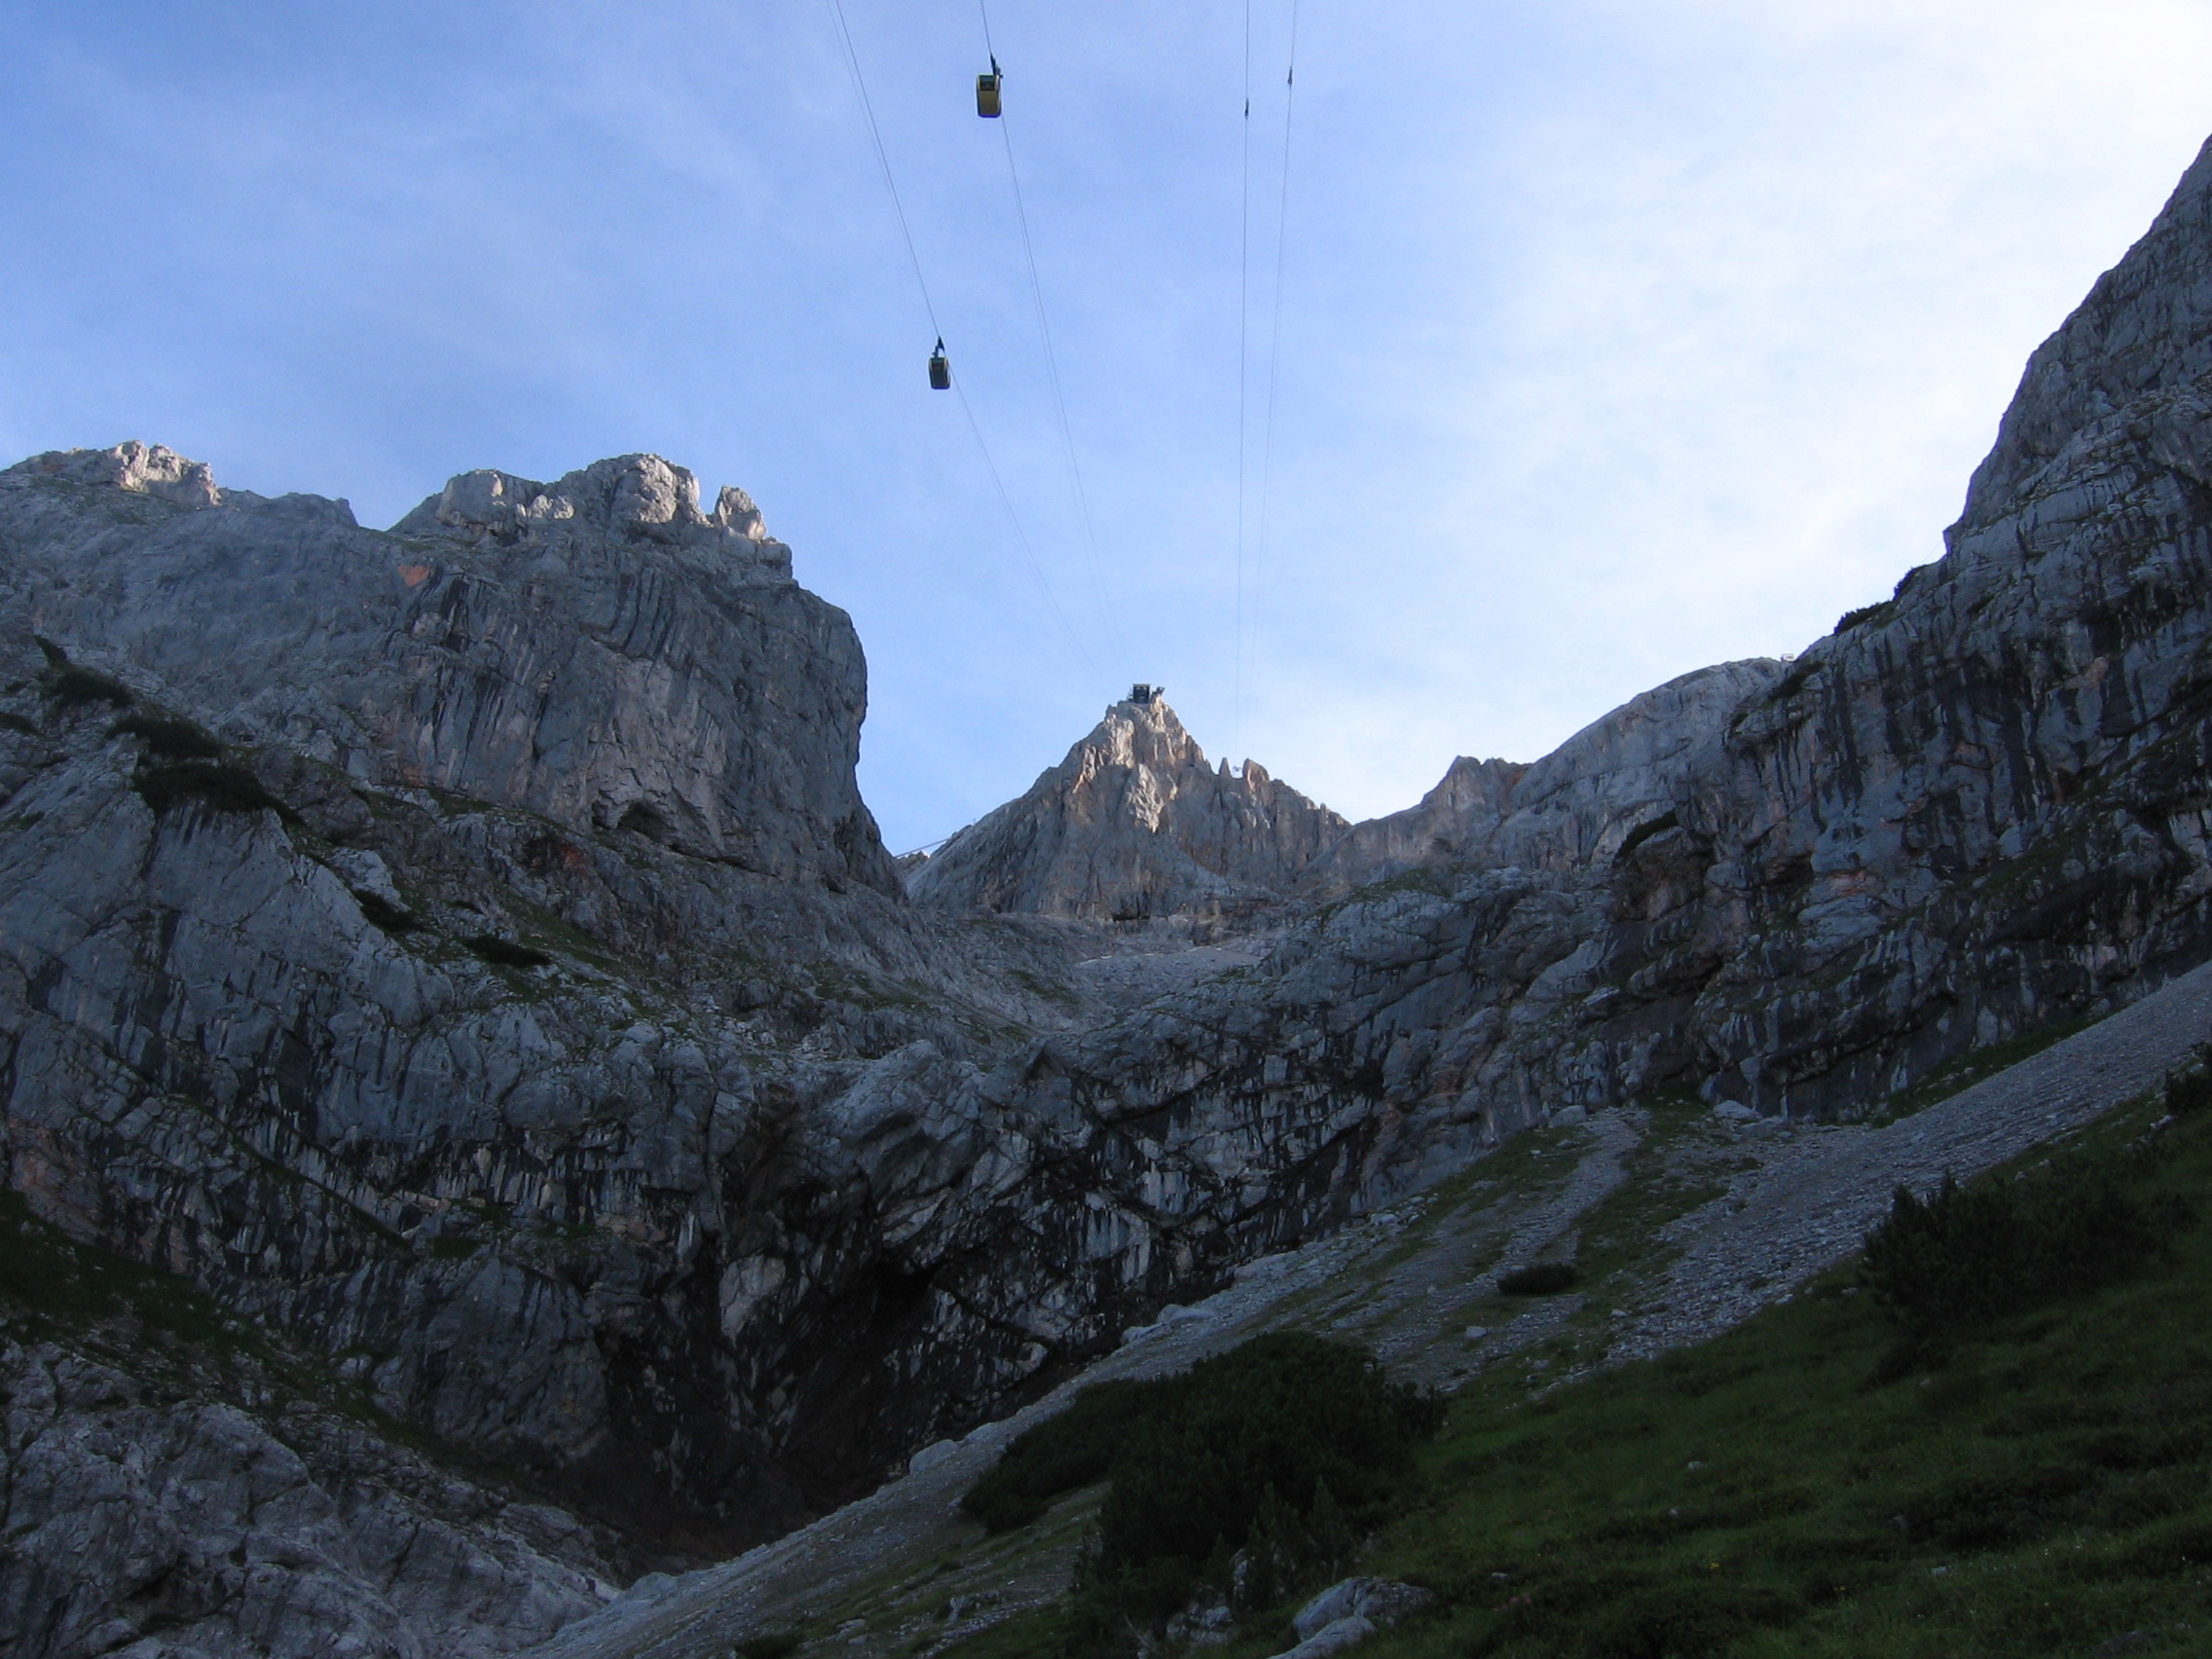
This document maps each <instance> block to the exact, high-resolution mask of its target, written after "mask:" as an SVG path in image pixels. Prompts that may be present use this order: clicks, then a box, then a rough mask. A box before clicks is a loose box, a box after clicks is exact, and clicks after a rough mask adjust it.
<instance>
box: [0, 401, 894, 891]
mask: <svg viewBox="0 0 2212 1659" xmlns="http://www.w3.org/2000/svg"><path fill="white" fill-rule="evenodd" d="M6 476H8V477H9V478H10V479H11V480H13V481H14V482H15V483H16V484H17V485H18V489H17V490H16V491H15V492H14V493H13V494H11V495H10V496H9V497H8V498H7V503H8V507H9V509H10V510H9V513H8V516H9V518H10V520H12V521H13V522H12V523H11V524H10V526H9V531H10V537H9V544H10V555H11V563H12V566H13V569H12V570H11V571H10V578H11V582H12V585H13V586H14V587H15V589H16V594H17V596H18V597H17V598H16V600H15V603H14V604H13V605H12V606H11V607H10V608H11V609H13V610H14V611H15V613H16V614H15V616H14V618H13V621H14V623H15V625H16V626H17V627H18V628H27V629H28V630H30V631H32V632H35V633H39V634H42V635H46V636H48V637H51V638H53V639H55V641H57V642H61V643H62V644H63V645H68V644H69V643H71V642H78V643H87V644H92V643H95V642H96V645H94V648H96V649H97V650H99V651H104V652H106V653H109V654H111V655H113V656H114V657H116V658H117V659H118V660H120V661H123V662H127V663H129V664H130V665H131V666H132V667H134V668H136V669H138V670H139V671H141V672H143V673H145V674H148V675H150V676H152V677H154V679H155V680H157V681H159V682H160V683H161V684H162V685H163V686H164V687H165V688H166V694H167V695H168V696H170V697H172V698H174V699H177V700H179V701H180V702H182V703H183V704H185V705H187V706H189V707H191V708H193V709H195V710H200V711H205V712H206V714H207V715H208V716H209V717H210V723H211V724H212V725H214V726H215V727H217V728H218V729H224V730H227V731H230V732H236V733H237V734H239V735H240V736H243V737H248V738H250V739H252V740H254V741H263V742H266V741H280V742H282V743H283V744H285V745H286V746H287V747H288V748H290V749H292V750H293V751H295V752H296V753H298V754H301V755H304V756H308V757H310V758H312V759H313V760H316V761H319V762H322V763H324V764H326V765H329V766H331V767H333V768H335V769H336V770H337V771H338V772H339V773H341V774H343V775H345V776H346V777H349V778H356V779H361V780H364V781H367V782H370V783H375V784H380V785H384V786H386V787H414V788H428V789H435V790H445V791H449V792H452V793H457V794H465V795H468V796H471V797H473V798H476V799H480V800H485V801H490V802H494V803H496V804H498V805H500V806H505V807H514V808H520V809H522V810H525V811H529V812H534V813H536V814H539V815H541V816H543V817H545V818H548V819H551V820H553V821H555V822H557V823H560V824H564V825H567V826H570V827H571V828H575V829H579V830H634V831H637V832H639V833H641V834H644V835H645V836H647V837H649V838H651V839H653V840H655V841H658V842H660V843H661V844H663V845H665V846H668V847H671V848H674V849H676V850H678V851H681V852H684V853H689V854H694V855H697V856H700V857H703V858H711V859H717V860H720V861H723V862H726V863H729V864H732V865H735V866H738V867H740V868H745V869H753V870H757V871H759V872H761V873H764V874H769V875H773V876H777V877H781V878H786V879H793V878H802V879H820V880H823V881H827V882H830V883H843V882H857V883H863V884H866V885H869V886H873V887H876V888H878V889H881V890H882V891H884V892H894V891H896V888H897V877H896V875H895V874H894V873H893V871H892V869H891V865H890V860H889V857H888V856H887V855H886V854H885V852H884V851H883V847H882V843H881V841H880V840H879V839H878V837H877V835H876V832H875V825H874V821H873V820H872V819H871V818H870V817H869V816H868V812H867V808H866V806H865V805H863V804H862V802H861V799H860V793H859V790H858V788H857V786H856V785H855V783H854V781H853V763H854V761H855V759H856V758H857V756H858V754H859V744H860V723H861V717H862V715H863V713H864V712H865V710H866V674H865V670H864V667H863V663H862V659H861V651H860V642H859V641H858V639H856V638H855V637H854V634H853V631H852V625H851V623H850V622H849V621H848V620H847V618H846V617H845V615H844V613H843V612H841V611H839V610H836V609H835V608H832V607H830V606H828V605H825V604H824V603H823V602H822V601H821V600H819V599H817V598H815V597H814V596H813V595H812V594H810V593H808V592H807V591H806V590H805V589H803V588H801V587H800V586H799V585H798V584H797V583H796V582H794V581H793V580H792V576H791V550H790V549H789V548H787V547H785V546H784V545H783V543H781V542H779V541H775V540H773V539H770V538H769V537H768V536H767V535H766V534H765V532H764V531H763V530H762V528H761V525H760V515H759V513H758V511H757V509H756V508H755V507H754V505H753V503H752V501H751V499H750V498H747V497H746V496H745V495H744V493H743V492H742V491H736V490H725V491H724V492H723V493H722V497H721V500H720V502H719V505H718V506H717V508H716V510H715V512H714V513H713V514H711V515H708V514H702V513H701V512H700V510H699V504H698V485H697V483H696V482H695V481H694V480H693V478H692V476H691V474H690V473H688V472H686V471H684V470H683V469H682V467H675V466H671V465H669V464H668V462H666V461H662V460H661V459H660V458H659V457H657V456H625V457H622V458H621V459H619V460H616V461H601V462H599V463H598V464H597V465H595V466H591V467H587V468H585V469H584V470H582V471H580V472H572V473H571V474H569V475H568V476H567V477H566V478H563V479H562V480H560V481H559V482H558V483H556V484H550V485H548V484H538V483H535V482H532V481H530V480H528V479H521V478H514V477H510V476H509V475H507V474H505V473H501V472H472V473H466V474H464V475H462V476H461V477H459V478H456V479H455V480H453V482H452V483H450V484H448V485H447V486H446V488H445V490H444V491H443V492H442V493H441V494H440V495H438V496H437V497H434V498H432V499H430V500H427V501H425V502H424V503H423V505H422V506H420V507H418V508H417V509H416V510H415V511H414V512H412V513H410V514H408V515H407V517H406V518H404V519H403V520H401V521H400V523H399V524H398V525H397V526H396V527H394V530H393V532H392V533H391V534H390V535H379V534H377V533H374V532H368V531H363V530H361V529H359V528H357V527H356V526H355V525H354V523H353V517H352V514H351V512H350V511H349V510H348V509H347V507H346V505H345V503H344V502H340V501H326V500H322V499H320V498H314V497H306V496H286V497H282V498H278V499H276V500H263V499H262V498H258V497H254V496H251V495H250V494H248V493H244V492H239V491H220V490H218V489H216V487H215V485H214V482H213V480H212V478H211V477H210V476H209V475H208V472H207V468H206V467H205V466H204V465H201V464H199V463H196V462H190V461H183V460H181V459H180V458H178V457H176V456H174V455H172V454H170V452H168V451H166V450H164V449H160V448H155V449H151V450H149V449H146V448H145V447H144V446H142V445H135V444H131V445H125V446H123V447H122V448H121V449H118V450H115V451H101V452H84V451H73V452H66V453H61V454H55V455H46V456H38V457H34V458H33V459H32V460H30V461H23V462H20V463H18V465H16V466H14V467H11V468H10V469H9V470H8V473H7V475H6ZM32 484H45V485H47V488H45V489H43V490H41V489H24V488H21V487H22V486H25V485H32ZM69 485H77V486H79V488H78V489H75V490H71V489H69V488H68V486H69ZM94 500H98V501H100V502H101V503H102V504H101V505H100V507H99V508H98V510H85V509H88V508H90V507H91V505H92V502H93V501H94ZM134 501H135V502H137V503H138V505H137V506H136V507H135V508H134V509H133V508H132V507H131V506H130V505H129V503H132V502H134ZM177 508H184V509H200V510H183V511H179V510H173V509H177ZM165 509H172V510H165Z"/></svg>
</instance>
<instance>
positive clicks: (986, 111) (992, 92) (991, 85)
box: [976, 55, 999, 121]
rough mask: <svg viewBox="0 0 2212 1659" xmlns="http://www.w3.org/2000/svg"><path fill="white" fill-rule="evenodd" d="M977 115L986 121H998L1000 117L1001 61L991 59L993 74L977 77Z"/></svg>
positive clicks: (994, 57) (995, 57)
mask: <svg viewBox="0 0 2212 1659" xmlns="http://www.w3.org/2000/svg"><path fill="white" fill-rule="evenodd" d="M976 113H977V115H979V116H981V117H982V118H983V119H984V120H985V121H996V120H997V119H998V115H999V60H998V58H997V56H996V55H994V56H993V57H992V58H991V72H990V73H989V74H988V75H978V76H977V77H976Z"/></svg>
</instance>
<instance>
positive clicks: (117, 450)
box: [6, 438, 223, 507]
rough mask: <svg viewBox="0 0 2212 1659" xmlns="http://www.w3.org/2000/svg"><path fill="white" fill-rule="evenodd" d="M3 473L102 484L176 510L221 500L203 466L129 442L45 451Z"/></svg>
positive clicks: (159, 448)
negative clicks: (172, 505) (165, 503)
mask: <svg viewBox="0 0 2212 1659" xmlns="http://www.w3.org/2000/svg"><path fill="white" fill-rule="evenodd" d="M6 471H7V472H11V473H18V474H28V475H31V476H34V477H40V478H62V479H67V480H68V481H69V482H71V483H73V484H106V485H110V486H112V487H113V488H115V489H118V490H129V491H130V492H132V493H133V494H136V495H141V496H156V497H159V498H161V499H163V500H165V501H174V502H175V503H176V504H177V505H178V506H180V507H212V506H214V505H216V504H217V503H219V502H220V501H221V500H222V498H223V492H222V491H220V490H218V489H217V488H216V487H215V474H214V472H213V470H212V469H211V468H210V467H209V466H208V465H207V463H206V462H205V461H187V460H186V459H185V458H184V457H183V456H181V455H179V454H177V453H176V451H174V450H172V449H169V448H166V446H164V445H162V444H142V443H140V442H139V441H138V440H137V439H135V438H132V439H131V440H130V441H129V442H128V443H121V444H117V445H116V446H115V447H114V448H113V449H104V450H91V449H67V450H48V451H46V452H45V453H44V454H43V455H34V456H32V457H31V458H30V459H29V460H28V461H17V462H16V464H15V465H13V466H11V467H8V468H7V469H6Z"/></svg>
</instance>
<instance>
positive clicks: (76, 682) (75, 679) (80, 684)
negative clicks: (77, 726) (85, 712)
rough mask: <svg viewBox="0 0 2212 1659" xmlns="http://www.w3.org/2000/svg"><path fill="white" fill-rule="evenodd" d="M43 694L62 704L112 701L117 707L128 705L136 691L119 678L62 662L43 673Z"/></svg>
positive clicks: (74, 704) (76, 704) (66, 706)
mask: <svg viewBox="0 0 2212 1659" xmlns="http://www.w3.org/2000/svg"><path fill="white" fill-rule="evenodd" d="M46 694H47V695H48V696H49V697H52V698H53V699H54V700H55V702H56V703H59V704H60V705H61V706H62V707H64V708H73V707H76V706H78V705H80V704H84V703H113V704H114V705H115V706H116V707H117V708H119V709H128V708H129V707H130V705H131V704H132V703H134V702H136V701H137V696H136V694H135V693H134V692H132V690H131V689H130V687H129V686H128V685H126V684H124V683H123V682H122V681H120V680H117V679H115V678H114V677H113V676H111V675H106V674H101V673H99V672H98V671H97V670H95V669H90V668H79V667H78V666H77V665H76V664H75V663H64V664H63V665H62V666H61V667H59V668H56V669H55V670H53V671H52V672H51V673H49V674H48V675H47V676H46Z"/></svg>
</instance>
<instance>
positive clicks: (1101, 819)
mask: <svg viewBox="0 0 2212 1659" xmlns="http://www.w3.org/2000/svg"><path fill="white" fill-rule="evenodd" d="M1345 828H1346V825H1345V821H1344V819H1342V818H1341V817H1339V816H1338V815H1337V814H1336V813H1333V812H1331V811H1330V810H1329V809H1328V808H1327V807H1325V806H1320V805H1317V804H1316V803H1314V802H1313V801H1310V800H1309V799H1307V798H1306V796H1304V795H1302V794H1300V793H1298V792H1297V791H1296V790H1294V789H1292V788H1290V787H1289V786H1288V785H1287V784H1283V783H1281V782H1279V781H1277V780H1276V779H1274V778H1271V777H1270V776H1268V774H1267V772H1266V770H1265V769H1264V768H1262V767H1261V766H1260V765H1258V764H1257V763H1256V762H1254V761H1250V760H1247V761H1245V762H1244V766H1243V769H1242V770H1241V771H1240V772H1235V771H1232V770H1231V769H1230V766H1229V762H1228V761H1227V760H1224V761H1222V762H1221V763H1220V765H1219V766H1209V765H1208V764H1207V763H1206V757H1205V754H1204V752H1203V751H1202V750H1200V749H1199V748H1198V744H1197V743H1195V742H1194V741H1192V738H1191V734H1190V733H1189V732H1187V731H1185V730H1184V729H1183V722H1182V721H1181V720H1179V719H1176V718H1175V711H1174V710H1173V709H1171V708H1169V707H1168V706H1167V700H1166V698H1165V697H1163V696H1161V695H1160V694H1159V693H1158V692H1157V691H1155V690H1154V689H1153V688H1152V687H1151V686H1149V685H1140V686H1137V687H1136V688H1135V689H1134V691H1132V693H1131V694H1130V695H1129V696H1128V697H1127V698H1124V700H1123V701H1121V702H1119V703H1116V704H1115V705H1114V706H1113V707H1111V708H1110V709H1108V710H1107V711H1106V716H1105V719H1102V720H1100V721H1099V722H1098V725H1097V727H1096V728H1095V729H1094V730H1093V731H1092V732H1091V733H1090V735H1089V736H1088V737H1086V738H1084V739H1083V741H1082V742H1080V743H1078V744H1077V745H1076V746H1075V747H1074V748H1073V749H1071V750H1069V751H1068V754H1067V758H1066V759H1064V760H1062V761H1061V762H1060V763H1059V764H1058V765H1057V766H1054V767H1052V768H1051V769H1050V770H1048V771H1046V772H1045V773H1043V774H1042V775H1041V776H1040V777H1039V778H1038V780H1037V781H1036V782H1035V783H1034V784H1032V785H1031V786H1030V787H1029V790H1028V792H1027V793H1025V794H1023V795H1022V796H1021V797H1020V798H1019V799H1017V800H1012V801H1009V802H1008V803H1007V804H1006V805H1004V806H1002V807H1000V808H998V809H997V810H996V811H995V812H992V813H991V814H989V815H988V816H987V817H985V818H982V819H981V820H979V821H977V823H975V824H972V825H970V826H969V827H968V828H967V829H965V830H961V831H960V833H959V834H957V835H955V836H953V837H952V839H951V840H949V841H947V842H946V843H945V844H944V846H943V847H942V848H940V850H939V851H938V852H937V853H936V855H935V856H933V857H932V858H930V859H929V860H928V861H927V862H926V863H923V864H921V865H919V866H916V867H915V868H914V869H913V870H912V871H911V872H910V873H909V874H908V876H907V887H908V890H909V891H910V892H911V893H912V894H913V896H914V898H915V900H916V901H917V902H918V903H924V904H929V905H932V906H934V907H936V908H939V909H942V910H950V911H956V912H957V911H968V910H988V911H1009V910H1011V911H1019V912H1024V913H1028V914H1033V915H1047V916H1068V917H1079V918H1082V919H1084V920H1088V921H1094V922H1136V921H1146V920H1150V919H1152V918H1155V917H1164V916H1183V917H1197V918H1200V919H1203V920H1209V921H1218V920H1220V919H1222V918H1224V917H1230V918H1234V917H1235V916H1236V915H1237V914H1238V913H1240V912H1250V911H1252V910H1255V909H1258V908H1260V907H1262V906H1265V905H1268V904H1271V903H1276V902H1279V901H1280V900H1281V899H1282V898H1283V897H1284V896H1285V895H1286V894H1287V893H1288V892H1289V891H1290V890H1291V888H1292V887H1293V886H1294V885H1295V884H1296V882H1297V881H1298V879H1299V877H1300V876H1301V875H1302V874H1303V873H1304V872H1305V870H1306V868H1307V866H1309V865H1311V864H1312V863H1313V861H1314V859H1315V858H1317V857H1318V856H1319V855H1320V853H1321V852H1322V850H1323V849H1324V848H1325V847H1327V846H1328V845H1329V843H1330V842H1332V841H1333V840H1335V839H1336V838H1337V836H1338V835H1339V834H1340V833H1341V832H1342V831H1343V830H1344V829H1345Z"/></svg>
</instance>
